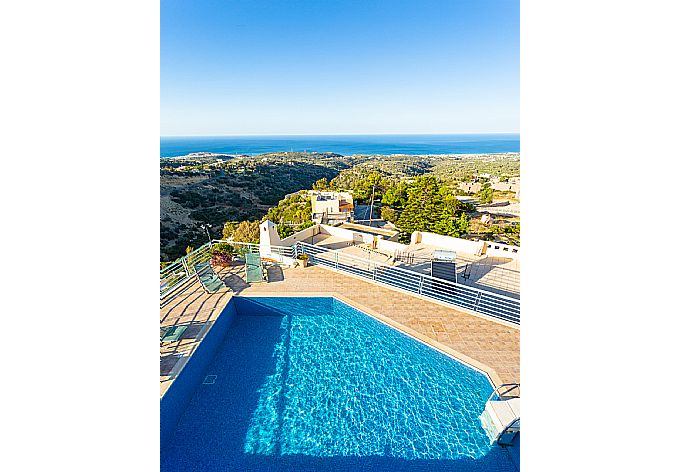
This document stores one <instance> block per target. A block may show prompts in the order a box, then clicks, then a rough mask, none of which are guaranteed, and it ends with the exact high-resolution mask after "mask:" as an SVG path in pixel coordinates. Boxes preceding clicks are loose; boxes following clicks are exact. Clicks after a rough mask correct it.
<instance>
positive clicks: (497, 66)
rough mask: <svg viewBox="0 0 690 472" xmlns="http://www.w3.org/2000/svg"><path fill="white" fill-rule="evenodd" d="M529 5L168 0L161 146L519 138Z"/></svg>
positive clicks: (437, 0) (459, 0)
mask: <svg viewBox="0 0 690 472" xmlns="http://www.w3.org/2000/svg"><path fill="white" fill-rule="evenodd" d="M519 24H520V21H519V2H518V1H512V0H502V1H496V0H474V1H463V0H450V1H444V0H429V1H424V0H413V1H406V0H396V1H383V0H368V1H356V0H350V1H341V0H327V1H326V0H323V1H319V0H312V1H298V0H271V1H267V0H221V1H209V0H204V1H189V0H185V1H169V0H162V1H161V135H163V136H220V135H253V134H378V133H481V132H486V133H494V132H518V131H519V64H520V58H519V52H520V45H519V37H520V35H519Z"/></svg>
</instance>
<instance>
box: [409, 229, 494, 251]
mask: <svg viewBox="0 0 690 472" xmlns="http://www.w3.org/2000/svg"><path fill="white" fill-rule="evenodd" d="M417 233H418V234H417ZM411 240H412V241H413V244H415V243H422V244H427V245H430V246H436V247H437V248H439V249H448V250H451V251H456V252H464V253H465V254H474V255H475V256H480V255H481V254H482V253H483V252H484V241H470V240H467V239H460V238H453V237H451V236H443V235H440V234H435V233H426V232H424V231H419V232H418V231H415V232H414V233H412V238H411Z"/></svg>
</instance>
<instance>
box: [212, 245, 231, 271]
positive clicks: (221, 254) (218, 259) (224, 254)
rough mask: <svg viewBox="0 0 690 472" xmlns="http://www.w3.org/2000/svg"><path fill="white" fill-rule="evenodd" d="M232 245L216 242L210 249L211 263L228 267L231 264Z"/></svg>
mask: <svg viewBox="0 0 690 472" xmlns="http://www.w3.org/2000/svg"><path fill="white" fill-rule="evenodd" d="M232 258H233V247H232V246H231V245H230V244H227V243H218V244H216V245H214V246H213V248H212V249H211V265H212V266H215V267H228V266H230V265H232Z"/></svg>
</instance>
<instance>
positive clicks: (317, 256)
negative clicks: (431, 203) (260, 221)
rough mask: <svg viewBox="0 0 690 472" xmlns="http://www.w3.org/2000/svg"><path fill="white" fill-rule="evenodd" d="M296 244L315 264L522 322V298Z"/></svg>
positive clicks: (513, 322) (507, 320)
mask: <svg viewBox="0 0 690 472" xmlns="http://www.w3.org/2000/svg"><path fill="white" fill-rule="evenodd" d="M294 247H295V248H296V250H295V253H296V255H297V254H307V255H309V258H310V260H311V261H312V262H313V263H314V264H317V265H323V266H324V267H329V268H331V269H334V270H337V271H340V272H344V273H349V274H352V275H355V276H359V277H362V278H365V279H368V280H371V281H373V282H375V283H379V284H381V285H388V286H391V287H395V288H398V289H401V290H404V291H407V292H412V293H415V294H417V295H421V296H423V297H427V298H430V299H433V300H437V301H441V302H444V303H448V304H450V305H454V306H457V307H460V308H463V309H466V310H471V311H474V312H477V313H481V314H483V315H487V316H491V317H493V318H497V319H500V320H502V321H506V322H508V323H511V324H515V325H519V324H520V300H518V299H515V298H511V297H507V296H504V295H499V294H496V293H492V292H488V291H486V290H481V289H478V288H475V287H471V286H467V285H462V284H458V283H455V282H451V281H447V280H444V279H439V278H436V277H431V276H429V275H426V274H422V273H419V272H414V271H411V270H408V269H403V268H400V267H394V266H389V265H385V264H381V263H380V262H376V261H371V260H367V259H363V258H360V257H356V256H352V255H349V254H346V253H342V252H339V251H333V250H330V249H326V248H324V247H320V246H314V245H312V244H307V243H303V242H298V243H296V244H295V245H294Z"/></svg>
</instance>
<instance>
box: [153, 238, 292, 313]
mask: <svg viewBox="0 0 690 472" xmlns="http://www.w3.org/2000/svg"><path fill="white" fill-rule="evenodd" d="M218 243H226V244H229V245H231V246H233V247H234V248H235V252H236V253H237V254H238V255H242V254H244V253H247V252H249V253H254V254H258V253H260V252H261V250H260V245H259V244H256V243H244V242H235V241H225V240H219V239H214V240H213V241H210V242H208V243H206V244H204V245H203V246H201V247H199V248H198V249H196V250H194V251H192V252H190V253H189V254H187V255H186V256H184V257H181V258H179V259H177V260H176V261H175V262H173V263H172V264H170V265H168V266H167V267H165V268H164V269H163V270H161V271H160V299H161V300H163V299H164V298H166V297H168V296H169V295H171V294H172V293H173V292H175V291H176V290H177V289H178V288H181V287H182V286H184V285H185V284H186V283H187V282H188V281H189V280H190V279H192V278H194V276H195V273H196V269H195V266H196V265H197V264H200V263H202V262H206V261H208V260H210V259H211V250H212V248H213V246H214V245H216V244H218ZM268 247H270V256H271V257H268V256H267V258H268V259H273V260H275V261H276V262H278V263H281V264H282V263H287V262H291V260H292V259H294V257H295V255H296V254H295V248H294V247H293V246H268Z"/></svg>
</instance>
